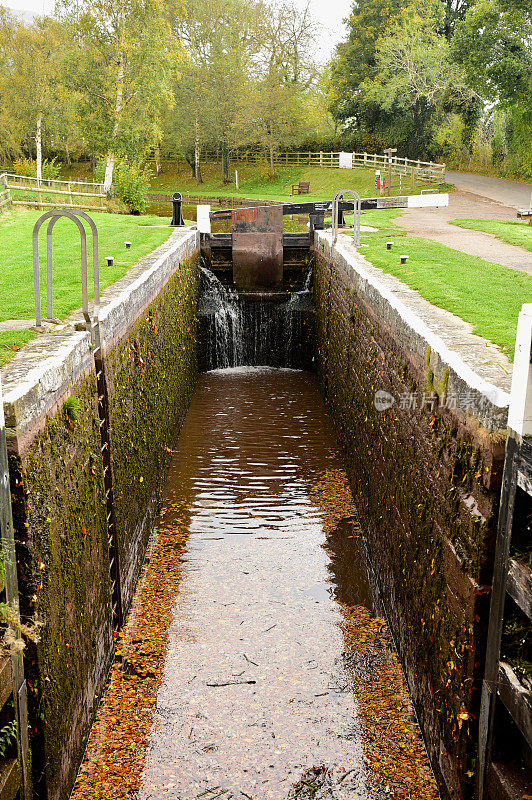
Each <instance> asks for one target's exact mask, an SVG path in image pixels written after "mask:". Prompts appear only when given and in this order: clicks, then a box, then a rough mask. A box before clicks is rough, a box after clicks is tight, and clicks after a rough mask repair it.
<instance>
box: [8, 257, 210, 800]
mask: <svg viewBox="0 0 532 800" xmlns="http://www.w3.org/2000/svg"><path fill="white" fill-rule="evenodd" d="M198 284H199V270H198V258H197V257H192V258H190V259H189V260H187V261H186V262H183V263H181V264H179V265H178V267H177V268H176V271H175V273H174V274H173V276H172V278H171V279H170V280H169V281H168V283H167V284H166V285H165V286H164V288H162V289H161V292H160V294H159V295H158V297H157V298H156V299H155V301H154V302H153V303H152V304H151V306H150V307H149V309H146V311H145V313H143V314H142V315H141V317H140V318H139V319H137V320H136V321H132V324H131V327H130V328H129V330H128V332H127V335H126V337H125V338H122V339H120V340H119V341H118V342H115V343H114V345H113V348H112V350H111V351H110V352H109V353H108V354H107V373H108V378H109V394H110V416H111V425H112V453H111V455H112V461H113V472H114V481H115V501H116V520H117V526H118V533H119V536H120V540H121V543H122V553H121V555H122V583H123V584H124V588H125V595H126V602H128V601H129V599H130V598H131V596H132V593H133V591H134V588H135V583H136V579H137V576H138V574H139V571H140V568H141V566H142V561H143V558H144V553H145V547H146V543H147V540H148V537H149V534H150V532H151V522H152V519H153V515H154V512H155V509H156V506H157V499H158V496H159V494H160V491H161V489H162V486H163V483H164V480H165V476H166V468H167V466H168V464H169V461H170V452H169V451H170V448H171V445H172V442H173V441H174V438H175V437H176V436H177V433H178V430H179V428H180V426H181V424H182V422H183V419H184V416H185V413H186V411H187V408H188V405H189V402H190V398H191V395H192V392H193V388H194V384H195V379H196V373H197V365H196V303H197V292H198ZM10 468H11V480H12V486H13V489H14V517H15V528H16V538H17V540H18V541H17V547H18V551H19V571H20V575H19V581H20V588H21V592H22V595H23V596H22V611H23V613H24V614H25V615H27V616H35V617H36V618H37V619H38V620H39V621H40V622H41V623H42V628H41V641H40V643H39V644H38V645H37V647H36V648H34V651H28V653H27V656H28V657H27V674H28V678H29V680H28V688H29V694H30V715H31V719H30V721H31V734H32V751H33V766H34V781H35V786H36V790H37V792H38V793H40V795H39V796H42V797H44V796H46V797H47V800H66V799H67V798H68V797H69V794H70V791H71V788H72V785H73V782H74V779H75V776H76V773H77V769H78V766H79V763H80V760H81V757H82V754H83V750H84V745H85V741H86V738H87V735H88V733H89V730H90V725H91V722H92V718H93V714H94V712H95V710H96V706H97V703H98V700H99V696H100V694H101V692H102V690H103V687H104V683H105V679H106V676H107V673H108V669H109V666H110V662H111V659H112V657H113V633H112V626H111V603H110V601H111V597H110V580H109V556H108V545H107V523H106V505H105V497H104V488H103V475H102V459H101V452H100V423H99V420H98V406H97V389H96V378H95V374H94V371H92V372H91V373H90V375H89V376H88V377H87V378H86V379H84V380H83V381H82V382H81V383H79V384H77V385H75V386H72V387H71V391H70V395H69V397H67V398H66V402H65V404H64V405H63V406H62V408H61V409H60V410H59V411H58V412H57V413H55V414H54V415H53V416H50V417H49V418H48V419H47V420H46V423H45V426H44V429H43V430H41V432H40V433H39V434H37V435H36V437H35V439H34V440H33V442H32V443H31V445H30V447H29V449H28V450H27V451H26V452H25V454H24V455H23V456H22V457H21V458H18V457H17V458H11V464H10Z"/></svg>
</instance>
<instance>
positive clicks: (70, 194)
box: [0, 172, 107, 213]
mask: <svg viewBox="0 0 532 800" xmlns="http://www.w3.org/2000/svg"><path fill="white" fill-rule="evenodd" d="M106 197H107V193H106V192H105V190H104V188H103V183H91V182H87V181H69V180H64V181H62V180H56V179H48V178H41V179H38V178H33V177H31V176H27V175H15V174H13V173H11V172H4V173H2V174H0V213H1V212H2V211H3V210H4V209H6V208H10V207H11V206H16V205H20V206H36V207H37V208H88V209H92V210H93V211H95V210H98V209H99V210H101V211H105V210H106V206H105V200H106Z"/></svg>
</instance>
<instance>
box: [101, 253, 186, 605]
mask: <svg viewBox="0 0 532 800" xmlns="http://www.w3.org/2000/svg"><path fill="white" fill-rule="evenodd" d="M198 291H199V269H198V262H197V260H196V259H195V258H193V259H192V260H190V261H188V262H182V263H180V264H179V267H178V269H177V271H176V273H175V275H174V277H173V278H172V280H171V282H169V283H168V284H167V285H166V286H165V287H164V289H163V290H162V291H161V293H160V295H159V297H158V298H157V300H156V302H154V303H152V305H151V306H150V308H149V309H148V310H147V311H146V313H145V314H143V315H142V316H141V318H140V319H138V320H137V321H136V322H135V324H134V325H133V326H132V327H131V328H130V330H129V332H128V336H127V338H126V339H124V340H122V341H120V342H119V343H118V344H117V345H116V346H115V347H114V348H113V349H112V350H111V352H109V353H108V354H107V356H106V365H107V377H108V384H109V396H110V419H111V436H112V442H111V448H112V455H113V471H114V496H115V513H116V524H117V530H118V534H119V539H120V569H121V573H122V593H123V598H124V606H125V607H126V608H127V607H128V605H129V603H130V602H131V599H132V596H133V592H134V588H135V585H136V581H137V577H138V574H139V570H140V567H141V565H142V558H143V554H144V552H145V549H146V545H147V542H148V538H149V536H150V533H151V530H152V523H153V521H154V517H155V513H156V510H157V502H158V500H159V498H160V493H161V490H162V488H163V485H164V481H165V477H166V470H167V468H168V466H169V463H170V460H171V456H172V454H171V447H172V444H173V442H174V441H175V438H176V436H177V433H178V432H179V429H180V428H181V425H182V423H183V421H184V419H185V415H186V413H187V410H188V406H189V404H190V400H191V398H192V393H193V391H194V386H195V381H196V374H197V355H196V339H197V324H196V321H197V317H196V300H197V295H198Z"/></svg>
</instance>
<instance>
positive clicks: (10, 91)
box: [0, 6, 21, 163]
mask: <svg viewBox="0 0 532 800" xmlns="http://www.w3.org/2000/svg"><path fill="white" fill-rule="evenodd" d="M19 28H20V25H19V23H18V22H17V21H16V20H15V17H14V16H13V15H12V14H11V13H10V12H9V11H8V10H7V9H6V8H3V7H2V6H0V159H1V160H2V162H4V163H5V161H6V160H8V159H11V158H14V157H15V156H17V155H18V154H19V152H20V140H21V132H20V124H19V123H20V121H19V119H17V117H16V115H14V114H13V108H14V105H15V100H16V91H15V87H14V85H13V76H14V72H15V69H16V53H17V35H18V31H19Z"/></svg>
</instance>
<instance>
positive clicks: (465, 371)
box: [315, 231, 512, 432]
mask: <svg viewBox="0 0 532 800" xmlns="http://www.w3.org/2000/svg"><path fill="white" fill-rule="evenodd" d="M315 237H316V238H315V246H316V248H317V249H318V250H319V251H320V252H321V253H323V255H324V256H326V257H328V258H332V260H333V261H334V262H335V264H336V265H337V266H339V267H341V268H342V269H343V270H344V272H345V274H346V275H347V276H348V277H349V276H352V277H353V278H354V283H355V288H356V290H357V294H358V296H359V297H360V296H361V297H363V299H364V301H365V302H366V303H367V304H368V305H369V306H370V307H371V308H372V309H373V310H374V312H375V315H376V316H377V318H379V319H382V323H383V325H386V327H387V328H388V329H389V330H390V331H391V333H392V334H393V335H394V336H395V337H396V338H397V339H398V340H399V341H400V342H402V343H403V345H404V347H405V349H406V350H407V352H409V353H410V355H411V356H414V357H415V360H416V362H417V363H418V364H419V363H420V362H421V363H422V364H426V369H427V371H428V370H429V369H430V370H432V372H433V375H434V385H435V387H436V388H438V386H439V387H442V386H445V387H446V391H445V392H444V393H445V394H446V396H447V398H449V401H450V399H451V398H453V399H452V403H453V407H454V408H456V410H458V411H461V412H462V413H463V414H464V415H465V416H466V417H471V416H472V417H474V418H475V419H476V420H477V421H478V422H479V423H480V425H482V426H483V427H484V428H486V429H487V430H488V431H490V432H495V431H500V430H503V429H504V430H505V429H506V425H507V418H508V406H509V402H510V388H511V380H512V363H511V362H510V361H509V360H508V357H507V356H506V355H505V354H504V353H503V352H502V351H501V350H500V348H499V347H497V346H496V345H495V344H492V343H491V342H488V341H487V340H485V339H482V337H480V336H477V335H476V334H474V333H472V325H470V324H469V323H467V322H464V320H462V319H460V318H459V317H457V316H456V315H454V314H451V313H450V312H449V311H445V310H443V309H441V308H438V307H437V306H434V305H432V304H431V303H429V302H428V300H425V298H423V297H422V296H421V295H420V294H419V292H417V291H415V290H414V289H411V288H410V287H409V286H407V285H406V284H405V283H403V282H402V281H400V280H399V279H398V278H395V277H394V276H393V275H390V274H388V273H386V272H384V271H383V270H381V269H379V268H378V267H374V266H373V265H372V264H370V262H369V261H368V260H367V259H366V258H365V257H364V255H363V254H362V253H360V252H358V251H357V250H356V249H355V247H354V244H353V241H352V239H350V238H349V237H348V236H345V235H342V234H341V235H340V236H339V237H338V241H337V243H336V245H335V246H334V248H333V247H332V234H331V233H330V232H328V231H317V232H316V234H315ZM429 348H430V349H429ZM427 394H429V392H428V390H427ZM454 404H456V405H454Z"/></svg>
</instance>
